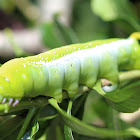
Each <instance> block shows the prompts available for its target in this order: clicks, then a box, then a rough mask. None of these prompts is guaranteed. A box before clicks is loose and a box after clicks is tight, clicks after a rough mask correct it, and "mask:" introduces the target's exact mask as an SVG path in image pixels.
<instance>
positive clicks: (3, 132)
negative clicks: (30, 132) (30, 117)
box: [0, 115, 24, 139]
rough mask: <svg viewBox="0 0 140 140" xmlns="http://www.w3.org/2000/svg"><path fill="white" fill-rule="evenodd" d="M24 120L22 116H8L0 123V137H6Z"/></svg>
mask: <svg viewBox="0 0 140 140" xmlns="http://www.w3.org/2000/svg"><path fill="white" fill-rule="evenodd" d="M23 121H24V118H23V117H22V116H20V115H19V116H16V117H13V118H9V119H7V120H5V121H3V122H1V123H0V139H3V138H6V137H7V136H9V135H11V136H12V133H13V132H14V131H15V130H16V129H18V128H19V127H20V126H21V125H22V123H23Z"/></svg>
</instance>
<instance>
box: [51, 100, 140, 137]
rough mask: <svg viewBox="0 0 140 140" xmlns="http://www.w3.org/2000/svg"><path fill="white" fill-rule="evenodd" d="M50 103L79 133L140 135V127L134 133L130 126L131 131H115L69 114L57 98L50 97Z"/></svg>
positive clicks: (103, 135) (99, 135) (110, 135)
mask: <svg viewBox="0 0 140 140" xmlns="http://www.w3.org/2000/svg"><path fill="white" fill-rule="evenodd" d="M49 103H50V104H51V105H52V106H53V107H54V108H55V109H57V111H58V112H59V113H60V114H61V116H62V119H63V120H64V122H65V124H66V125H67V126H69V127H70V128H71V129H72V130H73V131H74V132H76V133H78V134H81V135H85V136H91V137H99V138H111V137H116V136H131V135H134V136H137V137H140V130H139V129H136V128H135V130H136V131H137V133H134V131H131V129H130V128H129V131H128V130H122V131H113V130H110V129H106V128H98V127H94V126H91V125H88V124H86V123H84V122H82V121H80V120H78V119H77V118H75V117H73V116H69V115H67V113H66V112H65V111H63V110H62V109H61V108H60V107H59V106H58V104H57V101H56V100H55V99H53V98H52V99H49ZM136 131H135V132H136Z"/></svg>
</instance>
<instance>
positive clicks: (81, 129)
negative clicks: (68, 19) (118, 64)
mask: <svg viewBox="0 0 140 140" xmlns="http://www.w3.org/2000/svg"><path fill="white" fill-rule="evenodd" d="M26 4H27V3H26ZM137 4H140V2H138V3H132V2H131V1H128V0H91V1H89V0H86V1H85V0H75V2H74V5H73V12H72V23H71V25H70V26H69V27H66V26H65V25H63V24H62V23H61V22H60V21H59V20H58V19H59V16H56V15H54V19H53V21H52V22H46V23H43V24H41V25H40V32H41V35H42V42H43V43H44V45H46V47H49V48H51V49H52V48H56V47H59V46H62V45H67V44H72V43H77V42H86V41H90V40H95V39H105V38H110V37H127V36H128V35H129V34H130V33H132V32H135V31H140V24H139V17H138V15H137V14H138V12H139V11H137V12H136V6H137ZM29 5H33V6H35V5H36V6H37V2H36V1H29ZM0 7H1V8H2V9H4V10H5V11H6V12H9V13H10V12H11V13H12V14H15V13H16V12H15V11H16V10H17V9H18V10H17V11H18V15H22V16H23V18H24V20H21V19H22V18H21V19H20V20H21V21H22V22H23V24H24V25H25V26H26V28H28V25H31V24H30V23H31V22H32V23H33V24H32V26H33V28H36V22H37V21H36V19H32V18H30V16H27V13H25V11H24V10H22V8H21V6H19V5H18V2H15V3H14V1H11V0H2V1H1V2H0ZM5 34H6V35H7V36H8V37H9V40H10V42H11V44H12V46H13V48H14V50H15V54H16V56H17V57H20V56H25V55H29V54H27V53H26V52H24V51H23V50H22V49H19V48H18V46H17V44H15V42H14V40H13V38H12V31H11V30H5ZM130 74H132V73H131V72H130ZM130 74H129V75H130ZM120 75H125V72H124V73H120ZM138 77H139V76H138ZM120 79H121V78H120ZM139 85H140V81H139V79H137V78H134V79H126V80H124V81H121V82H120V86H121V88H120V89H118V90H117V91H114V92H112V93H111V94H110V95H106V94H105V93H103V91H102V90H101V83H100V82H99V83H97V86H96V91H98V93H99V94H101V95H103V96H104V97H105V99H106V101H107V102H106V101H105V99H104V98H103V97H102V96H100V95H99V94H97V92H96V91H90V90H89V89H88V90H85V89H84V88H85V87H84V88H83V87H82V88H80V89H79V92H80V93H82V94H81V95H80V96H79V97H77V98H75V99H74V100H72V101H71V100H70V99H67V98H66V99H64V100H63V102H62V103H61V104H59V105H58V104H57V102H56V101H55V100H54V99H48V98H47V97H37V98H32V99H26V98H24V99H22V100H21V102H20V103H19V105H18V106H16V107H14V108H13V107H11V108H10V110H9V112H8V109H9V108H8V105H7V104H4V105H0V110H1V112H0V114H1V116H0V122H1V123H0V139H1V140H6V139H9V140H13V139H17V140H19V139H22V140H35V139H38V140H46V139H49V140H55V139H59V140H64V139H66V140H73V139H76V140H79V139H80V140H82V139H84V140H87V139H88V140H89V139H97V140H100V139H103V138H104V139H110V140H111V139H112V140H114V139H120V140H121V139H126V140H133V139H136V137H137V138H140V120H135V123H134V124H131V123H128V122H125V121H124V120H122V119H121V118H120V117H119V112H117V111H115V110H114V109H116V110H118V111H120V112H134V111H136V110H137V109H138V108H139V106H140V105H139V104H140V103H139V96H140V95H139ZM107 103H109V104H107ZM112 107H113V108H114V109H112ZM3 111H5V112H3ZM7 112H8V113H7Z"/></svg>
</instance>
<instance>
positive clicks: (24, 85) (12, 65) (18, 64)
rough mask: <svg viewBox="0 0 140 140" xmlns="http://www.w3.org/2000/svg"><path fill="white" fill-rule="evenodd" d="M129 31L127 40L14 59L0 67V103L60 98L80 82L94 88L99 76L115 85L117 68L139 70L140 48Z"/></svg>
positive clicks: (72, 92) (71, 92)
mask: <svg viewBox="0 0 140 140" xmlns="http://www.w3.org/2000/svg"><path fill="white" fill-rule="evenodd" d="M139 36H140V33H137V34H133V35H132V36H131V37H129V38H127V39H107V40H97V41H92V42H88V43H82V44H74V45H69V46H64V47H60V48H57V49H53V50H50V51H48V52H44V53H41V54H38V55H35V56H29V57H26V58H16V59H13V60H10V61H8V62H6V63H5V64H3V65H2V66H1V67H0V102H1V103H5V102H9V105H12V106H16V105H17V104H18V103H19V100H20V99H21V98H23V97H36V96H39V95H43V96H50V97H53V98H55V99H56V100H57V101H58V102H61V101H62V91H67V93H68V96H69V97H70V98H73V97H75V96H76V95H77V91H78V87H79V85H80V84H83V85H86V86H88V87H89V88H92V89H94V86H95V83H96V82H97V81H98V80H99V79H101V78H103V79H108V80H109V81H110V82H111V84H112V85H111V86H107V85H106V86H104V87H103V88H102V89H103V90H104V91H105V92H110V91H112V90H114V89H115V88H117V85H118V82H119V79H118V72H119V70H130V69H140V47H139V43H138V41H137V39H138V38H137V37H139Z"/></svg>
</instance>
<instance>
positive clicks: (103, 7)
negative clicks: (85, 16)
mask: <svg viewBox="0 0 140 140" xmlns="http://www.w3.org/2000/svg"><path fill="white" fill-rule="evenodd" d="M91 7H92V10H93V12H94V13H95V14H97V15H98V16H100V17H101V18H102V19H103V20H104V21H121V22H122V21H124V22H126V23H125V24H124V23H123V24H124V25H123V24H122V23H121V25H123V27H124V28H125V26H128V25H130V26H131V27H132V28H133V31H140V25H139V20H138V19H139V18H138V17H137V15H136V13H135V12H134V9H133V8H132V5H131V4H130V2H129V1H128V0H100V1H99V0H92V1H91ZM127 29H129V28H127Z"/></svg>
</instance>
